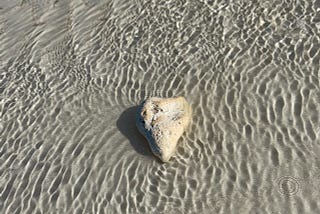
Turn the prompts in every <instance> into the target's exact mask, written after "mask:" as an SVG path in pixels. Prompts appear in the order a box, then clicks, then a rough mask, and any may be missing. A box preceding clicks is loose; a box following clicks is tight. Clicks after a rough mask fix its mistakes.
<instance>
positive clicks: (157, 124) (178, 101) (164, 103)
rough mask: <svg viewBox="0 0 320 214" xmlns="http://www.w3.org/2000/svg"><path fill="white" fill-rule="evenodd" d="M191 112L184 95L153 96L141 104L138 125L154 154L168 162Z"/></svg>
mask: <svg viewBox="0 0 320 214" xmlns="http://www.w3.org/2000/svg"><path fill="white" fill-rule="evenodd" d="M191 114H192V110H191V107H190V105H189V104H188V103H187V101H186V99H185V98H184V97H173V98H159V97H151V98H148V99H147V100H145V101H143V102H142V103H141V105H140V106H139V108H138V112H137V117H136V125H137V127H138V130H139V131H140V132H141V133H142V134H143V135H144V136H145V137H146V139H147V140H148V143H149V146H150V148H151V150H152V152H153V154H154V155H156V156H157V157H159V158H160V159H161V160H162V161H163V162H167V161H169V159H170V158H171V157H172V156H173V155H174V153H175V150H176V147H177V143H178V140H179V138H180V137H181V135H182V134H183V132H184V131H185V130H186V128H187V127H188V125H189V123H190V120H191Z"/></svg>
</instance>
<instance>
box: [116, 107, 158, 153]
mask: <svg viewBox="0 0 320 214" xmlns="http://www.w3.org/2000/svg"><path fill="white" fill-rule="evenodd" d="M137 110H138V106H134V107H130V108H128V109H127V110H125V111H124V112H122V114H121V115H120V117H119V119H118V120H117V127H118V129H119V131H120V132H121V133H122V134H123V135H124V136H126V137H127V138H128V139H129V141H130V144H131V146H132V147H133V148H134V149H135V150H136V151H137V152H138V153H139V154H142V155H145V156H152V155H153V154H152V152H151V150H150V147H149V144H148V141H147V139H145V137H144V136H143V135H142V134H141V133H140V132H139V130H138V128H137V127H136V120H135V117H136V113H137Z"/></svg>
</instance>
